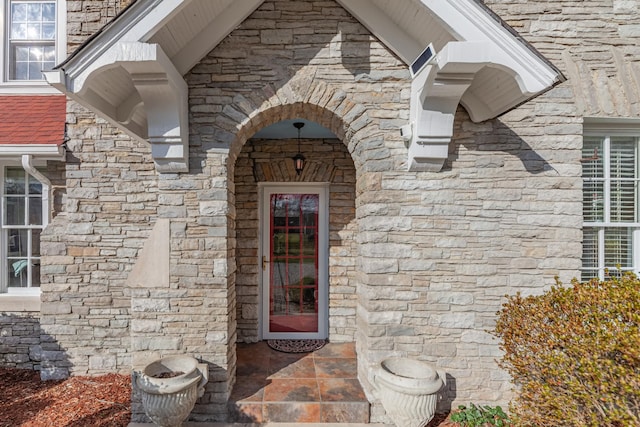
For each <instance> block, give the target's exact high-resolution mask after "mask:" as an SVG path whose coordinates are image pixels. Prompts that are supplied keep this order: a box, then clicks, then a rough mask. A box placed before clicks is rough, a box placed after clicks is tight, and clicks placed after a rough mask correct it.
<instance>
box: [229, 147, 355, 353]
mask: <svg viewBox="0 0 640 427" xmlns="http://www.w3.org/2000/svg"><path fill="white" fill-rule="evenodd" d="M297 150H298V147H297V141H295V140H257V139H250V140H249V141H247V143H246V144H245V145H244V146H243V147H242V151H241V152H240V155H239V156H238V160H237V161H236V167H235V176H234V182H235V187H236V215H237V218H238V220H237V223H236V234H237V239H238V248H237V252H236V254H237V255H236V259H237V263H238V272H237V274H236V294H237V307H238V308H237V318H238V341H240V342H255V341H258V340H259V335H258V317H259V312H260V310H259V292H258V283H259V269H260V266H259V265H258V243H259V240H258V206H259V205H258V184H257V183H258V182H278V183H280V182H330V183H331V186H330V187H329V339H330V340H331V341H332V342H353V341H354V340H355V332H356V327H355V326H356V302H357V299H356V285H355V280H356V279H355V266H356V255H357V252H356V250H357V245H356V239H355V237H356V236H355V227H356V223H355V169H354V167H353V161H352V160H351V156H350V155H349V152H348V151H347V148H346V147H345V146H344V144H343V143H342V142H341V141H339V140H331V139H329V140H327V139H325V140H304V139H303V140H302V142H301V144H300V151H301V152H302V154H303V155H304V156H305V157H306V159H307V162H306V165H305V169H304V171H303V173H302V174H301V176H297V175H296V173H295V170H294V169H293V162H292V160H291V157H292V156H293V155H294V154H295V153H297Z"/></svg>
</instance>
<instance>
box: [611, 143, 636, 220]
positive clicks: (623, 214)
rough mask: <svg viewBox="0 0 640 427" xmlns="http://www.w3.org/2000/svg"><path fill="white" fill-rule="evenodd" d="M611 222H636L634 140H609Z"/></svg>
mask: <svg viewBox="0 0 640 427" xmlns="http://www.w3.org/2000/svg"><path fill="white" fill-rule="evenodd" d="M610 152H611V154H610V157H611V161H610V169H611V187H610V188H611V221H613V222H635V221H636V218H637V216H636V204H637V203H636V194H637V180H636V178H637V173H636V170H637V167H636V141H635V139H634V138H621V137H618V138H611V150H610Z"/></svg>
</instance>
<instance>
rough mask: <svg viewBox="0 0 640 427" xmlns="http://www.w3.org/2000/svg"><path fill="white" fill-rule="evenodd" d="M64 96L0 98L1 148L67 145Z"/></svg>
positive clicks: (65, 101) (65, 100)
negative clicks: (25, 145)
mask: <svg viewBox="0 0 640 427" xmlns="http://www.w3.org/2000/svg"><path fill="white" fill-rule="evenodd" d="M66 103H67V99H66V97H64V96H59V95H49V96H0V145H13V144H55V145H60V144H62V143H63V142H64V125H65V121H66Z"/></svg>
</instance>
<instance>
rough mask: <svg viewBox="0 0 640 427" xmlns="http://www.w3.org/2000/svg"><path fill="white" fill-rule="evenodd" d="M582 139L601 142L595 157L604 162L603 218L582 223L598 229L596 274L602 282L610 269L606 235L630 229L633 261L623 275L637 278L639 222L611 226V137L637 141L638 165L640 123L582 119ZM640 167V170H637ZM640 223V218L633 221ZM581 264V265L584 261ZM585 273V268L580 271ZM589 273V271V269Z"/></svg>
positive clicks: (639, 159) (639, 269) (639, 271)
mask: <svg viewBox="0 0 640 427" xmlns="http://www.w3.org/2000/svg"><path fill="white" fill-rule="evenodd" d="M583 133H584V136H585V137H598V138H603V141H604V142H603V145H604V149H603V152H602V153H598V155H600V156H602V161H603V165H602V166H603V179H604V187H603V199H604V200H603V202H604V205H603V210H604V212H603V214H604V220H603V221H601V222H586V221H583V224H582V226H583V229H585V228H591V229H597V234H598V259H597V266H598V267H597V270H598V278H599V279H600V280H604V279H605V278H606V277H605V269H606V268H609V269H611V266H608V267H607V266H606V265H605V231H606V230H607V229H612V228H630V229H632V245H631V250H632V259H631V267H629V268H622V269H621V270H622V271H623V272H624V271H632V272H633V273H635V274H636V275H640V222H611V192H610V191H611V186H610V183H611V170H610V167H611V164H610V163H611V162H610V160H611V159H610V155H611V150H610V148H611V138H613V137H620V136H622V137H633V138H636V161H637V162H638V163H639V164H640V120H638V119H605V118H585V121H584V132H583ZM638 167H640V166H638ZM583 179H584V177H583ZM636 198H637V200H636V203H637V204H640V194H636ZM637 209H639V210H640V206H638V207H637ZM636 220H637V221H640V218H637V219H636ZM583 262H584V261H583ZM584 270H587V269H585V268H584V267H582V268H581V271H584ZM588 270H592V269H588Z"/></svg>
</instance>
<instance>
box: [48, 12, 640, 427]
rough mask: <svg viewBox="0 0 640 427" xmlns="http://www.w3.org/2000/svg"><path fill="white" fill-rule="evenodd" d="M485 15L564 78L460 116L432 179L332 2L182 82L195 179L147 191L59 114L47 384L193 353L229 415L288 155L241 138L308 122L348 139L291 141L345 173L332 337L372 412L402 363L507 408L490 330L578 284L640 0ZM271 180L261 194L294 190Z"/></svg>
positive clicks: (355, 34)
mask: <svg viewBox="0 0 640 427" xmlns="http://www.w3.org/2000/svg"><path fill="white" fill-rule="evenodd" d="M95 3H96V2H89V1H86V2H69V4H70V6H69V10H70V20H71V24H72V25H70V37H71V40H70V45H74V44H76V45H77V43H79V42H80V41H81V40H82V39H83V37H86V36H87V35H88V34H89V33H90V32H91V31H92V30H93V28H94V27H92V26H91V25H95V26H97V25H98V24H91V25H84V22H85V21H84V20H87V19H89V21H90V22H92V23H98V22H102V21H101V20H102V19H103V17H102V16H101V15H100V14H99V13H98V14H95V16H94V15H93V14H92V15H91V16H92V17H93V18H89V17H87V14H86V13H85V14H83V13H78V14H74V13H71V12H73V11H75V10H84V11H86V10H88V9H87V8H89V7H95V6H96V4H95ZM485 3H486V5H487V6H489V7H491V8H492V9H493V10H494V11H495V12H497V13H498V15H500V16H501V17H503V18H504V19H505V20H506V21H507V23H509V24H511V25H513V26H514V27H515V28H516V29H517V30H518V31H520V32H521V34H522V35H523V36H524V37H525V39H527V40H528V41H530V42H531V43H532V45H533V46H534V47H535V48H536V49H537V50H539V51H540V52H541V53H542V54H543V55H545V56H546V57H548V58H549V59H550V60H551V61H553V63H554V64H555V65H556V66H558V67H559V68H560V69H561V70H562V71H563V73H564V74H565V75H566V76H568V77H569V81H567V82H565V83H562V84H560V85H558V86H557V87H555V88H554V89H552V90H551V91H549V92H547V93H545V94H543V95H541V96H539V97H537V98H536V99H534V100H532V101H530V102H527V103H525V104H524V105H522V106H519V107H518V108H516V109H514V110H512V111H510V112H508V113H506V114H504V115H503V116H501V117H499V118H498V119H495V120H490V121H487V122H484V123H479V124H477V123H473V122H471V121H470V119H469V117H468V115H467V113H466V112H465V111H464V109H463V108H459V110H458V113H457V115H456V120H455V128H454V132H455V133H454V139H453V142H452V143H451V145H450V156H449V159H448V161H447V164H446V166H445V168H444V170H442V171H441V172H438V173H427V172H422V173H415V172H407V171H406V159H407V150H406V148H405V146H404V143H403V141H402V139H401V137H400V133H399V130H398V129H399V127H400V126H401V125H404V124H406V122H407V120H408V117H409V89H410V74H409V72H408V70H407V67H406V65H405V64H403V63H402V62H401V61H400V60H399V59H398V58H397V57H396V56H395V55H394V54H393V53H392V52H390V51H389V50H388V49H386V48H385V47H384V45H383V44H382V43H381V42H380V41H378V40H376V39H375V37H373V36H371V34H370V33H369V32H368V31H367V30H366V29H365V28H364V27H363V26H362V25H360V24H359V23H358V22H357V21H355V19H354V18H353V17H351V16H350V15H349V14H348V13H347V12H346V11H345V10H344V9H342V8H341V7H340V6H339V5H338V4H337V3H335V2H333V1H330V0H305V1H300V0H296V1H293V0H270V1H266V2H265V3H263V4H262V5H261V6H260V7H259V8H258V10H257V11H255V12H254V13H253V14H252V15H251V16H249V18H248V19H247V20H246V21H245V22H243V23H242V24H241V25H240V26H239V27H238V28H237V29H236V30H234V31H233V32H232V34H231V35H230V36H229V37H227V38H226V39H225V40H223V41H222V43H221V44H220V45H219V46H218V47H216V48H215V49H214V50H213V51H212V52H211V53H210V54H209V55H207V56H206V57H205V58H204V59H203V60H202V61H201V62H200V63H199V64H198V65H196V66H195V67H194V68H193V69H192V70H191V71H190V72H189V73H188V74H187V75H186V76H185V78H186V81H187V83H188V85H189V89H190V92H189V94H190V99H189V106H190V132H191V134H190V148H189V149H190V163H189V166H190V172H189V173H185V174H162V175H159V174H157V173H156V171H155V170H154V167H153V162H152V159H151V156H150V149H149V146H148V145H146V144H141V143H137V142H132V141H131V140H130V138H128V137H126V136H124V135H122V134H121V133H120V132H117V131H115V130H114V129H113V127H111V126H110V125H108V124H107V123H106V122H104V121H102V120H96V119H95V117H94V116H93V115H92V114H89V113H87V112H86V111H85V110H84V109H82V108H80V107H78V106H77V105H76V104H74V103H69V107H68V122H69V129H68V134H69V138H70V140H69V142H68V146H69V150H70V153H69V157H68V161H67V163H66V166H65V171H64V173H65V180H66V182H65V188H66V195H65V196H64V197H63V198H62V203H63V207H64V208H63V211H62V212H61V213H60V214H59V215H58V216H57V217H56V218H55V220H54V221H53V223H52V224H51V226H50V227H49V228H48V229H47V230H46V233H45V235H44V236H43V239H42V240H43V242H42V247H43V249H42V250H43V254H44V255H45V256H44V258H43V295H42V300H43V303H42V312H41V314H42V318H41V323H42V333H43V336H47V337H50V339H51V341H49V342H48V344H47V346H46V348H43V350H46V355H47V358H48V359H47V361H46V364H45V363H44V361H43V377H48V378H54V377H59V376H64V375H67V374H69V373H72V374H74V373H83V374H84V373H89V374H97V373H101V372H103V371H107V370H110V371H118V372H128V371H129V370H130V369H131V367H132V366H139V365H140V364H141V363H143V362H144V361H146V360H149V358H151V357H157V356H162V355H167V354H173V353H188V354H193V355H195V356H197V357H198V358H199V359H201V360H203V361H206V362H207V363H209V366H210V371H211V374H212V375H211V381H210V384H209V385H208V387H207V393H206V395H205V396H204V397H203V398H202V399H201V400H200V401H199V404H198V406H197V407H196V410H195V411H194V419H196V420H211V421H215V420H223V419H224V418H225V417H226V408H225V402H226V399H227V397H228V393H229V390H230V388H231V387H232V385H233V382H234V378H235V342H236V340H237V339H239V340H244V341H252V340H255V339H257V332H256V331H257V307H256V289H257V288H256V287H257V272H256V270H257V265H256V256H255V255H256V254H255V249H256V234H255V224H256V220H257V211H256V210H255V209H257V203H256V202H257V199H256V195H257V193H256V190H255V181H256V180H255V176H254V175H253V172H254V170H252V166H251V165H248V164H247V163H248V162H250V160H251V159H252V156H253V155H257V154H264V155H265V156H266V157H261V158H262V159H265V158H267V159H271V158H274V159H275V156H278V155H281V154H282V153H283V149H282V148H281V147H277V144H279V143H280V142H278V143H275V142H272V141H260V142H257V141H256V140H251V137H252V136H253V135H254V134H255V133H256V132H257V131H258V130H260V129H262V128H263V127H265V126H268V125H270V124H273V123H276V122H279V121H281V120H285V119H294V118H304V119H308V120H311V121H314V122H317V123H318V124H320V125H322V126H324V127H326V128H328V129H330V130H331V131H332V132H333V133H334V134H335V135H336V136H337V138H338V140H339V141H340V142H338V141H324V142H317V141H313V142H311V141H309V142H308V141H305V143H304V144H305V149H306V150H308V148H307V147H308V146H309V145H312V149H313V148H315V147H324V146H330V147H332V150H333V151H332V156H333V157H330V156H322V157H320V156H318V157H317V158H316V157H315V156H313V158H314V161H315V162H316V165H317V166H318V169H316V170H317V171H321V170H327V169H322V168H330V167H332V166H335V167H336V170H339V171H340V173H341V174H343V175H342V177H341V178H340V179H342V182H338V181H337V180H333V181H332V182H333V184H334V188H339V189H340V193H342V194H341V195H340V198H338V197H336V201H338V200H341V204H338V203H337V202H336V205H335V208H336V209H333V208H332V209H333V210H332V217H333V219H332V220H331V223H332V224H333V226H334V227H335V228H332V230H331V233H332V234H331V245H332V252H331V257H332V260H331V264H330V268H331V277H330V281H331V288H332V291H331V292H332V293H331V296H332V299H331V319H332V322H333V324H332V327H331V330H330V334H331V335H330V338H332V339H335V340H349V339H352V337H355V340H356V344H357V351H358V358H359V369H360V379H361V381H362V382H363V384H364V386H365V388H366V391H367V393H368V396H369V397H370V399H371V400H372V401H374V402H376V392H375V389H374V388H373V387H372V385H371V381H372V372H373V370H374V369H375V368H376V367H377V365H378V363H379V361H380V360H381V359H382V358H384V357H387V356H391V355H405V356H410V357H415V358H419V359H422V360H427V361H430V362H433V363H435V364H436V365H437V366H438V368H440V369H442V370H444V371H446V372H447V378H448V385H447V389H446V391H445V399H444V400H443V403H442V405H443V407H442V408H441V409H444V407H445V406H446V405H453V407H455V405H456V404H458V403H468V402H469V401H473V402H475V403H485V402H486V403H492V404H496V403H500V404H504V403H505V402H507V401H508V400H509V398H510V396H511V385H510V383H509V378H508V376H507V375H506V374H505V373H504V372H503V371H501V370H499V369H498V368H497V366H496V362H495V360H496V359H497V358H498V357H499V356H500V351H499V348H498V343H497V342H496V340H495V339H494V338H493V337H492V336H491V335H490V334H489V333H488V332H487V331H489V330H491V328H492V327H493V325H494V322H495V318H496V312H497V311H498V310H499V309H500V307H501V303H502V299H503V296H504V295H505V294H511V293H515V292H518V291H520V292H523V293H525V294H532V293H540V292H542V291H543V290H544V289H546V288H548V287H549V286H550V285H552V284H553V283H554V277H556V276H558V277H560V278H561V279H562V280H563V281H565V282H568V281H569V280H570V279H571V278H572V277H574V276H576V275H578V273H579V268H580V265H581V261H580V258H581V249H582V248H581V239H582V233H581V227H582V193H581V177H580V175H581V165H580V162H579V158H580V157H581V153H580V149H581V146H582V117H583V115H601V116H609V117H615V116H637V113H638V108H640V106H639V105H638V103H639V99H640V94H639V93H640V92H639V91H638V81H640V79H639V78H638V70H639V69H638V63H637V61H636V60H635V59H634V58H638V57H640V55H638V53H640V52H638V47H637V45H638V44H637V43H636V41H637V38H638V36H640V33H638V31H637V27H638V26H640V22H638V21H639V20H640V18H639V17H638V15H637V13H633V11H635V10H637V7H638V6H639V5H638V2H637V1H635V0H625V1H585V2H576V1H568V2H557V1H556V2H552V1H546V0H545V1H537V2H526V1H519V2H513V1H503V0H487V1H486V2H485ZM71 4H73V7H78V8H79V9H72V8H71ZM107 9H108V8H107ZM107 9H105V10H107ZM109 10H110V9H109ZM101 13H102V12H101ZM104 13H107V15H109V14H110V13H111V12H109V11H107V12H104ZM109 16H110V15H109ZM83 28H84V29H83ZM288 143H289V144H290V143H291V141H289V142H288ZM338 144H343V145H342V146H340V148H339V149H336V148H337V147H336V146H337V145H338ZM274 147H277V148H274ZM256 149H258V150H257V151H256ZM267 152H268V154H265V153H267ZM305 155H306V156H307V158H308V159H311V158H312V156H311V155H307V154H305ZM271 156H273V157H271ZM337 159H340V167H339V168H338V167H337V165H338V163H337ZM272 173H273V176H267V172H266V170H262V174H263V175H264V178H259V179H258V180H259V181H273V180H281V179H282V180H283V181H288V180H292V178H295V176H293V175H291V171H290V170H288V171H287V172H286V173H283V174H282V177H280V176H279V175H277V172H275V171H272ZM324 173H325V172H322V173H320V172H318V174H319V175H317V176H322V175H323V174H324ZM317 176H315V177H313V176H310V177H308V179H309V181H312V180H316V179H319V178H318V177H317ZM337 176H338V175H337V174H336V175H335V177H337ZM332 179H333V178H332ZM336 179H337V178H336ZM354 209H355V214H354V213H353V210H354ZM157 218H169V219H170V220H171V230H170V233H171V236H170V239H171V240H170V241H171V252H170V272H171V277H170V280H169V286H168V287H166V288H161V287H157V288H148V289H147V288H144V289H142V288H136V287H135V286H133V287H129V286H128V284H127V282H126V280H127V276H128V272H129V271H130V270H131V268H132V266H133V264H134V263H135V261H136V258H137V256H138V252H139V249H140V248H142V246H143V244H144V242H145V240H146V238H147V237H148V236H149V234H150V232H151V229H152V227H153V224H154V222H155V220H156V219H157ZM341 227H342V228H341ZM132 316H133V317H135V319H136V330H135V331H132V327H131V323H130V321H131V317H132ZM145 334H147V335H148V336H147V337H146V339H142V338H144V337H145ZM132 335H134V336H135V337H136V339H135V340H133V342H132V339H131V337H132ZM138 338H141V339H138ZM372 411H373V413H372V421H388V420H386V418H385V416H384V413H383V410H382V408H381V406H380V405H379V404H377V403H375V404H374V406H373V409H372ZM139 413H140V408H139V407H135V408H134V414H135V415H134V416H135V417H138V418H140V414H139Z"/></svg>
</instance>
